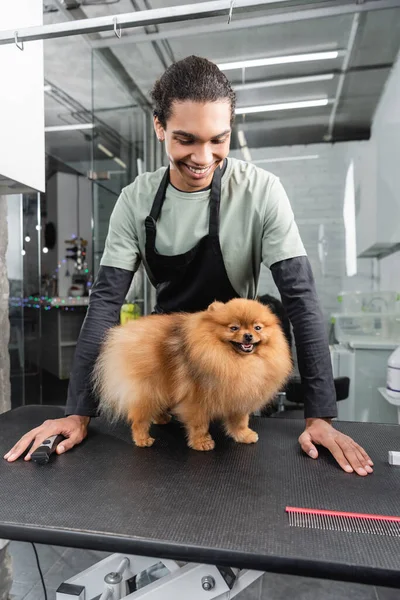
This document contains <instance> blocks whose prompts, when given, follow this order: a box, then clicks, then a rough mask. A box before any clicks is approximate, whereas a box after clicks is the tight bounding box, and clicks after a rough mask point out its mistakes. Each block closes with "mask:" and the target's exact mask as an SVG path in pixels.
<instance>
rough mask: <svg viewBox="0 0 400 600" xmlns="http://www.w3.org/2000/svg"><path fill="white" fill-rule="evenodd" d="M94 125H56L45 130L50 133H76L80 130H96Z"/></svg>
mask: <svg viewBox="0 0 400 600" xmlns="http://www.w3.org/2000/svg"><path fill="white" fill-rule="evenodd" d="M94 128H95V124H94V123H76V124H75V125H54V126H52V127H45V128H44V130H45V131H46V132H47V133H49V132H51V131H75V130H80V129H94Z"/></svg>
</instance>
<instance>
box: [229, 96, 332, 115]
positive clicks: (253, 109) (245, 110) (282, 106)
mask: <svg viewBox="0 0 400 600" xmlns="http://www.w3.org/2000/svg"><path fill="white" fill-rule="evenodd" d="M329 102H330V101H329V100H328V98H321V99H320V100H304V101H300V102H280V103H277V104H262V105H260V106H240V107H238V108H237V109H236V111H235V112H236V114H237V115H250V114H252V113H259V112H272V111H275V110H291V109H295V108H313V107H316V106H326V105H327V104H329Z"/></svg>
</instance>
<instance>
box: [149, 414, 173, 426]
mask: <svg viewBox="0 0 400 600" xmlns="http://www.w3.org/2000/svg"><path fill="white" fill-rule="evenodd" d="M171 418H172V417H171V415H169V414H168V413H164V414H162V415H160V416H159V417H157V418H156V419H154V421H153V423H154V425H167V424H168V423H169V422H170V420H171Z"/></svg>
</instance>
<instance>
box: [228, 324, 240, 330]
mask: <svg viewBox="0 0 400 600" xmlns="http://www.w3.org/2000/svg"><path fill="white" fill-rule="evenodd" d="M229 329H230V330H231V331H239V327H238V326H237V325H232V327H230V328H229Z"/></svg>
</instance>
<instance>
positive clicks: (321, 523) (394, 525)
mask: <svg viewBox="0 0 400 600" xmlns="http://www.w3.org/2000/svg"><path fill="white" fill-rule="evenodd" d="M286 512H287V513H288V515H289V525H290V526H291V527H304V528H306V529H323V530H328V531H344V532H346V533H367V534H370V535H384V536H388V537H400V517H391V516H384V515H367V514H359V513H349V512H338V511H333V510H317V509H310V508H295V507H293V506H287V507H286Z"/></svg>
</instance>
